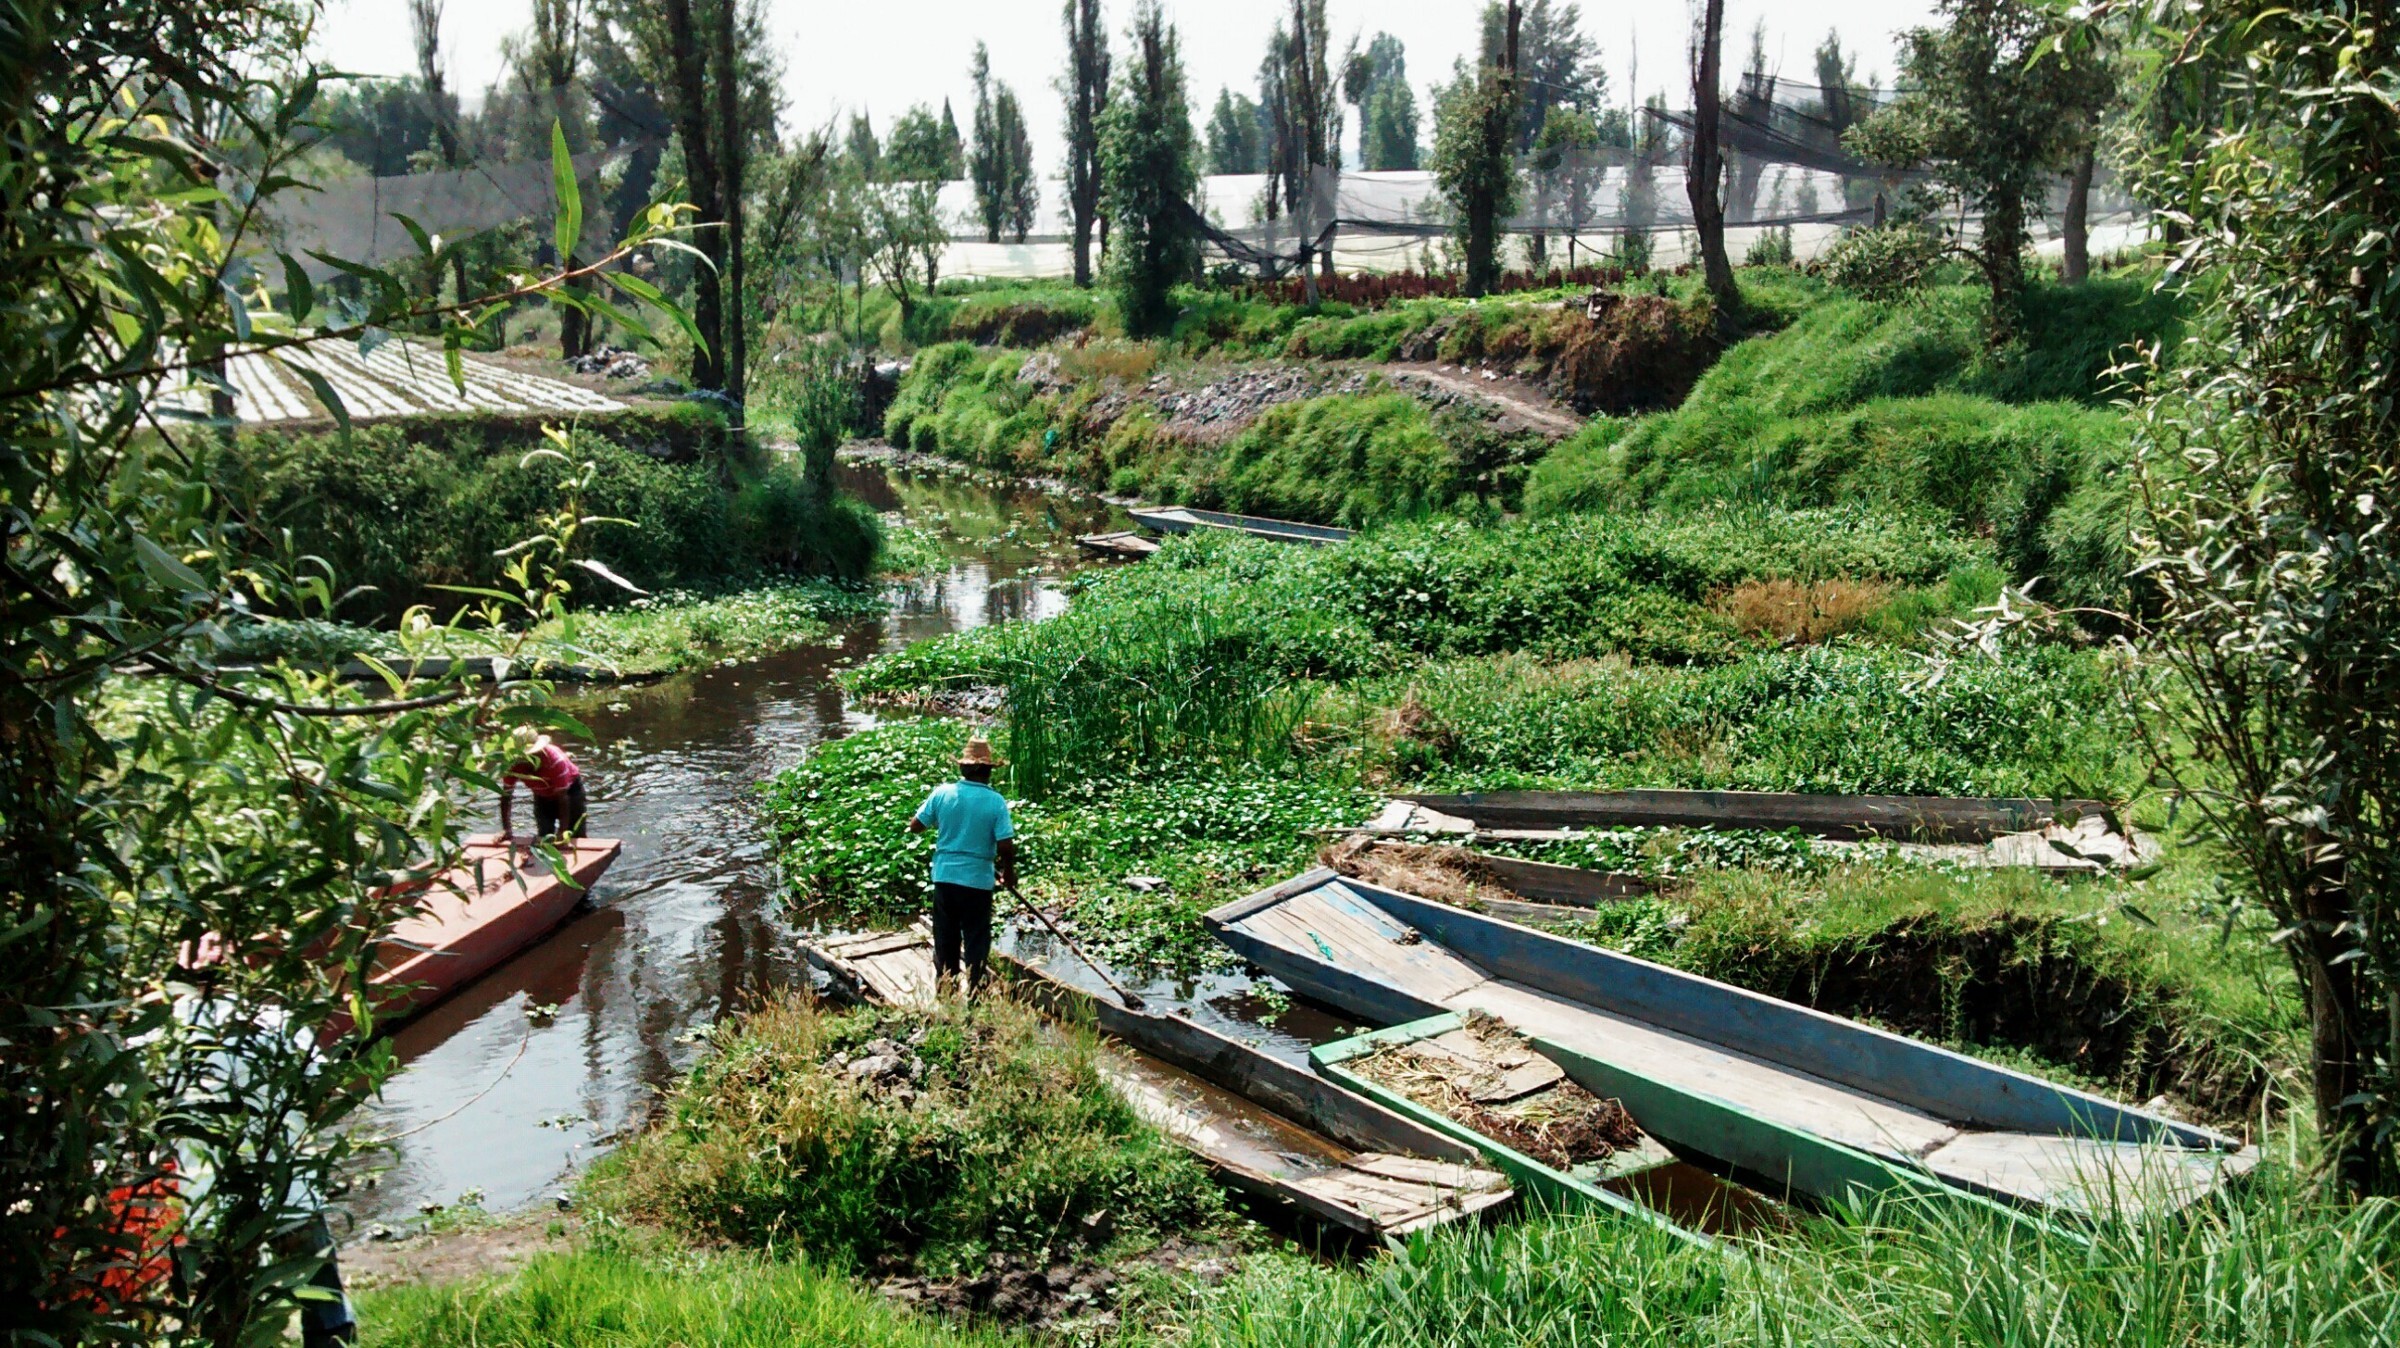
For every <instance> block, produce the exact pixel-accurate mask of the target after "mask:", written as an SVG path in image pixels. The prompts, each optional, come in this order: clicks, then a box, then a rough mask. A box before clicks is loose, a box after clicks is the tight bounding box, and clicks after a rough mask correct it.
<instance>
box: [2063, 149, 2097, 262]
mask: <svg viewBox="0 0 2400 1348" xmlns="http://www.w3.org/2000/svg"><path fill="white" fill-rule="evenodd" d="M2099 157H2100V147H2099V146H2098V145H2097V144H2092V143H2086V144H2085V145H2084V147H2083V153H2082V154H2080V155H2078V156H2076V159H2075V172H2074V173H2073V175H2072V176H2070V177H2069V178H2068V179H2067V209H2066V212H2065V215H2064V217H2063V219H2062V226H2063V228H2064V230H2065V233H2066V246H2067V251H2066V256H2065V258H2064V259H2063V260H2062V261H2061V262H2060V264H2059V275H2060V276H2061V277H2062V278H2064V279H2065V281H2066V283H2067V284H2068V285H2080V284H2082V282H2083V279H2084V278H2085V277H2087V276H2089V275H2091V274H2092V253H2091V247H2092V172H2093V170H2094V169H2095V168H2097V167H2098V160H2099Z"/></svg>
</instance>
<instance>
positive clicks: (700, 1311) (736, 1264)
mask: <svg viewBox="0 0 2400 1348" xmlns="http://www.w3.org/2000/svg"><path fill="white" fill-rule="evenodd" d="M359 1323H360V1325H361V1327H362V1328H363V1329H364V1331H365V1332H364V1334H363V1335H362V1336H361V1339H360V1342H362V1343H364V1344H366V1345H368V1346H369V1348H402V1346H403V1345H424V1346H425V1348H433V1346H434V1345H443V1346H444V1348H549V1346H550V1345H560V1344H608V1345H611V1348H695V1345H699V1344H709V1345H712V1346H720V1348H784V1346H785V1345H790V1344H795V1343H806V1344H825V1345H838V1348H985V1346H988V1345H998V1344H1002V1343H1007V1342H1011V1341H1012V1340H1010V1339H1008V1338H1005V1337H1003V1336H1002V1335H999V1334H995V1333H988V1332H980V1331H976V1330H971V1329H966V1328H962V1327H958V1326H953V1325H948V1324H944V1323H942V1322H940V1321H937V1320H932V1319H929V1318H927V1317H924V1316H921V1315H915V1314H911V1313H910V1312H908V1311H905V1310H903V1309H901V1308H899V1307H897V1306H894V1305H892V1304H891V1303H889V1302H886V1301H884V1300H883V1299H882V1298H880V1297H878V1296H876V1295H875V1294H874V1293H873V1292H871V1291H868V1290H867V1289H865V1288H863V1287H860V1286H859V1285H858V1284H857V1283H855V1282H853V1281H851V1280H850V1279H848V1278H846V1277H844V1276H843V1275H841V1274H840V1273H838V1272H833V1271H829V1270H826V1269H824V1268H821V1267H818V1266H816V1265H814V1264H810V1263H806V1262H803V1261H798V1260H790V1259H777V1258H771V1257H765V1256H761V1255H758V1254H754V1253H744V1252H736V1251H708V1252H703V1251H697V1250H686V1249H680V1248H678V1249H673V1250H665V1249H659V1248H643V1247H641V1246H635V1247H633V1248H600V1249H586V1250H575V1251H571V1252H567V1253H563V1254H545V1255H539V1256H537V1257H535V1258H534V1259H533V1260H532V1261H531V1262H530V1263H528V1264H527V1265H526V1267H525V1268H524V1269H523V1270H521V1271H519V1272H517V1273H513V1274H510V1275H508V1276H506V1277H500V1278H482V1279H475V1280H471V1281H468V1282H464V1283H453V1284H447V1285H436V1286H422V1287H407V1288H399V1289H394V1290H391V1291H381V1292H371V1293H368V1294H367V1295H366V1296H364V1297H362V1298H360V1299H359Z"/></svg>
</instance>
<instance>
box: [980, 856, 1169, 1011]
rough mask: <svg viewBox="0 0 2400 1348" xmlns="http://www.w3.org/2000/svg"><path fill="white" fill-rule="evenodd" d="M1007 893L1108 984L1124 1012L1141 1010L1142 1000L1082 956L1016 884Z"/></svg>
mask: <svg viewBox="0 0 2400 1348" xmlns="http://www.w3.org/2000/svg"><path fill="white" fill-rule="evenodd" d="M1008 893H1009V896H1010V897H1011V898H1014V899H1015V900H1016V901H1017V906H1018V907H1019V908H1022V909H1024V910H1025V911H1026V912H1029V913H1031V914H1033V915H1034V916H1035V917H1036V918H1039V919H1040V920H1041V924H1042V925H1043V926H1045V927H1048V928H1049V929H1050V934H1051V935H1052V936H1055V937H1057V938H1058V940H1059V944H1061V945H1063V946H1065V947H1066V948H1067V949H1069V950H1071V951H1073V952H1075V958H1077V959H1079V960H1082V961H1083V963H1084V967H1086V968H1088V969H1090V970H1091V971H1092V972H1093V973H1096V974H1098V975H1100V981H1101V982H1103V983H1106V984H1108V990H1109V991H1110V992H1113V993H1115V994H1117V1000H1118V1001H1119V1002H1121V1003H1123V1004H1124V1006H1125V1009H1126V1010H1128V1011H1139V1010H1141V1009H1142V999H1141V998H1139V997H1137V996H1135V995H1134V994H1132V993H1130V992H1127V991H1126V990H1125V989H1124V988H1123V987H1121V986H1119V984H1118V983H1117V980H1115V979H1113V978H1111V977H1109V976H1108V970H1106V969H1103V968H1101V967H1100V961H1098V960H1096V959H1093V958H1092V957H1091V956H1089V955H1086V954H1084V953H1083V947H1081V946H1079V945H1077V944H1075V941H1074V938H1072V937H1070V936H1068V935H1067V934H1066V933H1065V932H1063V931H1060V930H1059V929H1058V924H1057V923H1055V922H1053V921H1051V920H1050V915H1049V914H1048V913H1045V912H1043V911H1042V910H1041V909H1039V908H1036V907H1034V906H1033V900H1031V899H1028V898H1026V897H1025V891H1024V890H1021V889H1019V888H1017V886H1016V882H1015V881H1013V880H1012V881H1010V882H1009V886H1008Z"/></svg>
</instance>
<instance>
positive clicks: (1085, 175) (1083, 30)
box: [1059, 0, 1108, 286]
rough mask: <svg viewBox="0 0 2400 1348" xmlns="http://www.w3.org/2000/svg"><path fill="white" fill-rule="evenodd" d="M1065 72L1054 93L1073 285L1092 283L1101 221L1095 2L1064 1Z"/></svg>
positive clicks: (1100, 57)
mask: <svg viewBox="0 0 2400 1348" xmlns="http://www.w3.org/2000/svg"><path fill="white" fill-rule="evenodd" d="M1062 18H1063V20H1064V22H1065V25H1066V30H1067V70H1066V74H1065V75H1064V76H1062V77H1061V78H1060V80H1059V92H1060V93H1061V94H1062V95H1064V96H1065V98H1066V104H1067V123H1066V132H1067V167H1066V172H1065V174H1064V175H1063V176H1064V177H1065V180H1066V187H1067V217H1068V227H1069V229H1071V230H1072V231H1073V233H1074V236H1075V284H1077V285H1079V286H1089V285H1090V284H1091V283H1092V231H1093V229H1094V228H1095V227H1096V226H1097V225H1098V223H1099V219H1100V114H1101V112H1102V111H1103V110H1105V109H1106V108H1107V106H1108V32H1107V28H1106V26H1105V24H1104V22H1103V20H1102V18H1101V14H1100V0H1067V2H1066V9H1065V12H1064V14H1063V16H1062Z"/></svg>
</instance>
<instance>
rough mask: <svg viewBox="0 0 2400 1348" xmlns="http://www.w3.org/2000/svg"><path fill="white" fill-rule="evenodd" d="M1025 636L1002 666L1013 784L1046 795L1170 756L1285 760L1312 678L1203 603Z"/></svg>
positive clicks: (1311, 696)
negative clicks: (1288, 667) (1056, 635)
mask: <svg viewBox="0 0 2400 1348" xmlns="http://www.w3.org/2000/svg"><path fill="white" fill-rule="evenodd" d="M1077 627H1078V630H1077V631H1076V632H1075V633H1074V634H1073V636H1074V639H1073V640H1071V641H1041V640H1036V641H1027V642H1021V643H1019V644H1018V646H1017V649H1016V650H1015V651H1014V652H1012V654H1011V655H1010V657H1009V658H1008V659H1007V660H1005V661H1004V662H1003V663H1002V664H1001V666H1000V668H999V671H998V672H999V674H1000V676H1001V686H1002V687H1003V688H1004V689H1005V696H1004V706H1005V708H1006V711H1007V715H1008V747H1009V773H1010V784H1011V786H1012V788H1013V791H1014V794H1016V795H1018V796H1020V797H1022V798H1024V799H1026V800H1041V799H1044V798H1046V797H1048V796H1050V795H1052V794H1054V793H1055V792H1057V791H1058V790H1059V788H1061V787H1062V786H1065V785H1067V784H1068V783H1071V782H1073V781H1076V780H1078V779H1081V778H1084V777H1087V776H1091V775H1094V774H1098V773H1106V772H1113V771H1129V770H1139V769H1141V768H1143V767H1146V766H1154V765H1157V764H1160V763H1164V762H1167V761H1170V760H1174V759H1182V758H1192V757H1204V758H1205V757H1223V758H1233V759H1238V760H1241V761H1243V762H1246V763H1249V764H1251V765H1252V766H1254V767H1257V768H1262V769H1271V768H1274V767H1276V766H1279V765H1281V764H1283V763H1285V762H1288V761H1289V760H1290V759H1291V757H1292V754H1293V752H1294V743H1295V736H1296V733H1297V732H1298V731H1299V729H1300V727H1301V724H1302V723H1303V721H1305V719H1306V718H1307V715H1308V710H1309V708H1310V706H1312V705H1313V704H1314V702H1315V700H1316V697H1315V689H1314V687H1313V686H1312V685H1310V684H1308V683H1306V682H1303V681H1298V680H1294V679H1291V678H1289V677H1287V676H1285V675H1284V674H1283V673H1282V672H1281V671H1280V670H1278V669H1276V668H1275V667H1274V666H1273V665H1271V664H1263V663H1260V662H1258V661H1256V660H1254V659H1251V658H1249V651H1248V649H1247V648H1248V646H1249V644H1250V642H1249V640H1248V638H1249V635H1250V634H1249V633H1248V632H1247V631H1245V630H1243V628H1242V627H1241V626H1239V625H1237V624H1236V623H1235V622H1234V621H1232V620H1230V619H1228V618H1227V617H1226V616H1224V615H1222V614H1220V613H1217V612H1214V611H1212V610H1210V609H1207V608H1191V609H1186V610H1183V611H1181V612H1176V611H1173V610H1151V611H1148V612H1144V613H1139V614H1121V615H1110V616H1105V617H1103V618H1102V619H1101V620H1100V621H1096V622H1088V623H1082V624H1078V625H1077Z"/></svg>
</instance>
